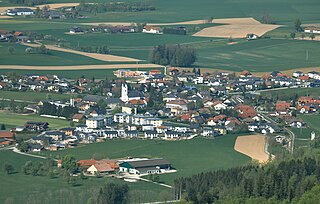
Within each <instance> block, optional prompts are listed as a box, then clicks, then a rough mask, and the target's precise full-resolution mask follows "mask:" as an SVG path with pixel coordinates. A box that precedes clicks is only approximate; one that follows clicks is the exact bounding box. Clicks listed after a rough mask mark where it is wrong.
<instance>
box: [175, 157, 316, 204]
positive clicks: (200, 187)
mask: <svg viewBox="0 0 320 204" xmlns="http://www.w3.org/2000/svg"><path fill="white" fill-rule="evenodd" d="M319 181H320V164H319V163H318V160H317V159H316V158H315V157H312V156H306V157H304V158H299V159H291V160H283V161H281V162H279V163H270V164H268V165H266V166H262V167H261V166H258V165H247V166H242V167H235V168H231V169H228V170H218V171H213V172H207V173H200V174H197V175H194V176H191V177H188V178H180V179H177V180H175V182H174V186H175V194H176V198H181V195H183V197H184V198H185V199H186V200H187V201H191V202H192V203H195V204H197V203H199V204H200V203H214V202H222V203H224V201H226V200H230V199H234V200H241V199H244V200H246V199H250V198H264V199H267V200H269V199H273V200H274V201H276V202H288V203H290V202H292V201H295V200H296V199H298V198H299V197H301V196H302V195H303V194H304V192H306V191H308V190H310V189H311V188H312V187H314V186H315V185H316V184H317V183H319Z"/></svg>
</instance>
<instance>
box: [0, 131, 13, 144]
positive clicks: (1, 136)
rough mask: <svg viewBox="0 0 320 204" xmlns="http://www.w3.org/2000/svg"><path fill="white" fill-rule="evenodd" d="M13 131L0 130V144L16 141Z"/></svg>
mask: <svg viewBox="0 0 320 204" xmlns="http://www.w3.org/2000/svg"><path fill="white" fill-rule="evenodd" d="M15 135H16V134H15V133H13V132H8V131H0V146H1V145H10V144H12V143H14V142H15V141H16V139H15Z"/></svg>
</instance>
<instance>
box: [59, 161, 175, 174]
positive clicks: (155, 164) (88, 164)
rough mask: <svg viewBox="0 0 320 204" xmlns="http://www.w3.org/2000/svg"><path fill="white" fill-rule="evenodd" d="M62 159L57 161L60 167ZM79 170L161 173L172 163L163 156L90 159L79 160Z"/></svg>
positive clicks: (169, 167)
mask: <svg viewBox="0 0 320 204" xmlns="http://www.w3.org/2000/svg"><path fill="white" fill-rule="evenodd" d="M62 165H63V164H62V160H58V161H57V166H58V168H61V167H62ZM77 167H78V171H81V172H83V173H84V175H86V176H97V175H120V176H121V175H125V174H133V175H146V174H160V173H166V172H168V171H170V170H171V164H170V162H169V161H168V160H166V159H163V158H125V159H112V160H110V159H102V160H95V159H88V160H79V161H77Z"/></svg>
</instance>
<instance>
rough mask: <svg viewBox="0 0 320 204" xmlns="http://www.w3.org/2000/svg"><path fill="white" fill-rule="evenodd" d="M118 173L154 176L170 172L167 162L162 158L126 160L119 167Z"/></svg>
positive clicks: (169, 165)
mask: <svg viewBox="0 0 320 204" xmlns="http://www.w3.org/2000/svg"><path fill="white" fill-rule="evenodd" d="M119 167H120V168H119V171H120V172H124V173H129V174H155V173H163V172H165V171H167V170H170V168H171V164H170V162H169V161H167V160H165V159H162V158H154V159H138V160H126V161H124V162H123V163H121V164H120V165H119Z"/></svg>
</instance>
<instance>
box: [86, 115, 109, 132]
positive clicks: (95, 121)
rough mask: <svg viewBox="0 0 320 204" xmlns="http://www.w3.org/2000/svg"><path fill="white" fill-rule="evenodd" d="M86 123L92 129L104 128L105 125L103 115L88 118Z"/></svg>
mask: <svg viewBox="0 0 320 204" xmlns="http://www.w3.org/2000/svg"><path fill="white" fill-rule="evenodd" d="M86 125H87V127H88V128H90V129H97V128H103V127H104V126H105V123H104V118H103V117H93V118H88V119H86Z"/></svg>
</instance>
